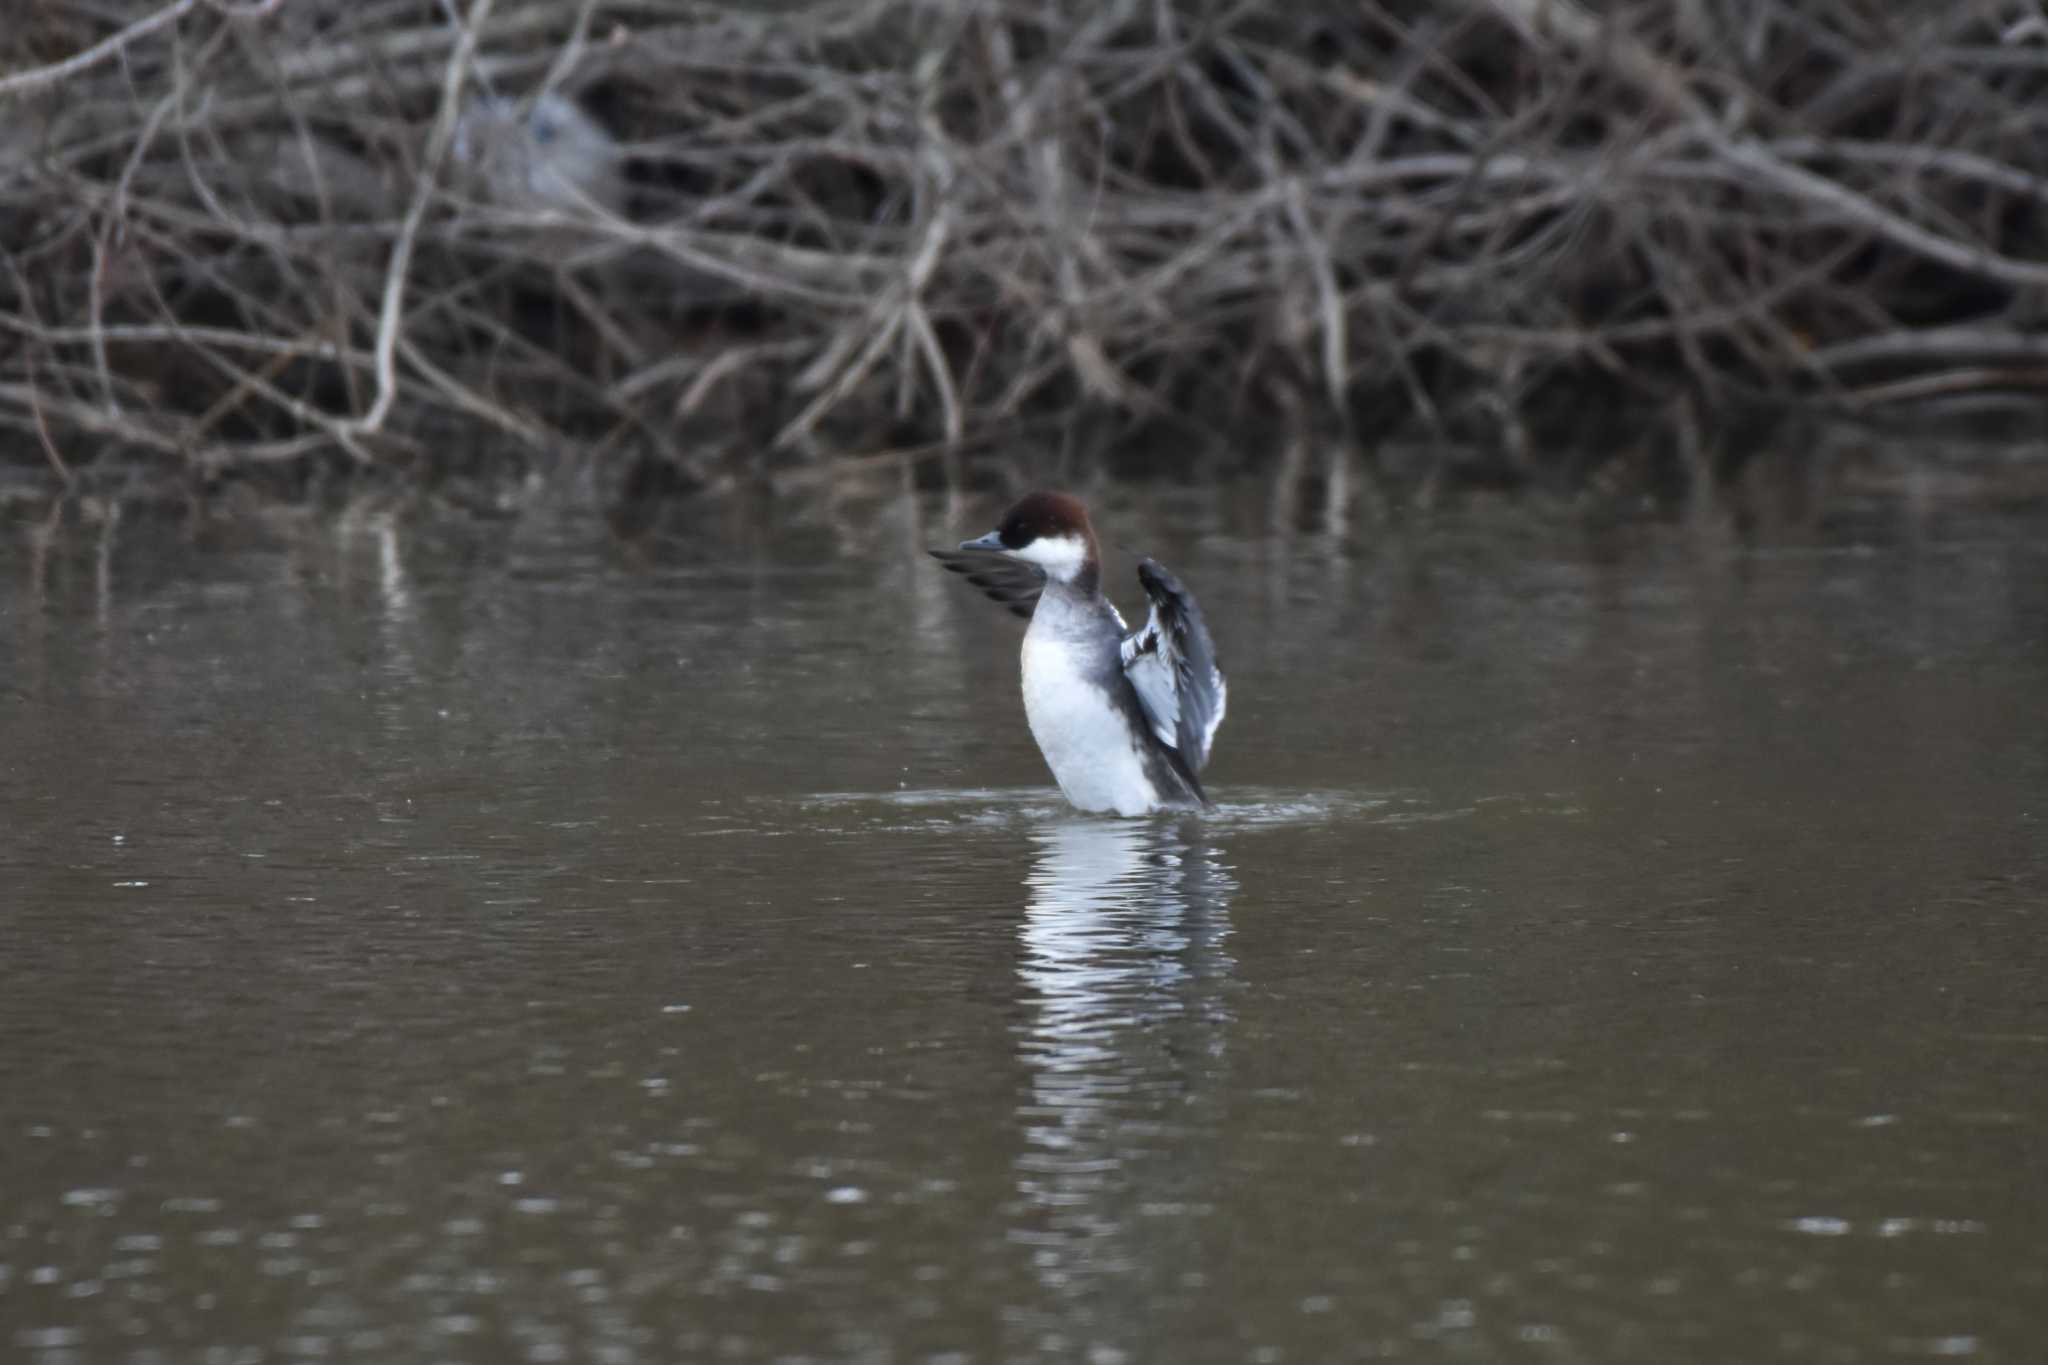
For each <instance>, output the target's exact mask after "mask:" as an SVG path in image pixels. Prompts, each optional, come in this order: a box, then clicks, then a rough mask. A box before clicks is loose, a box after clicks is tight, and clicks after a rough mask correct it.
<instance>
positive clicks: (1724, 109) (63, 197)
mask: <svg viewBox="0 0 2048 1365" xmlns="http://www.w3.org/2000/svg"><path fill="white" fill-rule="evenodd" d="M1865 8H1866V7H1862V6H1857V5H1852V4H1849V3H1847V0H1826V2H1824V3H1821V4H1818V5H1800V6H1796V7H1795V6H1792V5H1789V4H1785V3H1782V0H1721V3H1717V4H1711V5H1709V4H1678V3H1670V2H1669V0H1634V2H1633V3H1621V4H1616V5H1613V6H1609V7H1608V12H1607V13H1606V15H1605V16H1604V17H1603V18H1599V19H1596V18H1595V17H1594V16H1592V15H1591V14H1590V12H1588V11H1586V10H1583V9H1581V8H1579V7H1577V6H1574V5H1570V4H1563V3H1537V2H1536V0H1457V3H1454V4H1450V5H1409V4H1396V3H1367V4H1363V5H1360V4H1356V3H1347V4H1343V5H1337V4H1320V3H1312V4H1304V5H1295V6H1287V7H1271V6H1239V7H1236V8H1234V9H1223V10H1218V9H1216V8H1215V7H1213V6H1209V5H1205V4H1197V3H1192V2H1187V3H1179V2H1176V3H1157V4H1141V3H1138V2H1137V0H1111V2H1110V3H1100V4H1089V5H1082V4H1079V3H1064V2H1063V3H1058V4H1052V5H1024V4H1022V3H1015V2H1014V0H987V2H986V3H977V4H964V5H933V4H926V3H916V2H914V0H870V2H869V3H864V4H829V5H809V6H803V5H780V6H769V5H758V6H751V7H743V6H711V5H676V4H668V3H661V2H660V0H587V3H572V2H571V0H533V2H532V3H523V4H521V3H512V0H503V2H502V3H493V0H472V2H471V3H470V4H469V5H467V6H466V7H463V8H462V9H461V11H460V21H459V22H457V21H455V20H453V19H451V18H450V15H452V14H454V13H455V11H454V10H453V9H452V8H451V9H450V10H449V11H447V12H445V13H444V12H441V11H436V10H434V9H433V8H431V7H422V6H416V5H392V4H385V5H367V6H365V5H354V4H343V3H339V2H338V0H337V2H336V3H325V2H324V0H314V2H311V3H294V4H288V5H280V4H276V3H274V0H273V2H266V0H256V3H247V4H226V3H221V4H214V3H200V2H199V0H177V3H171V4H168V5H162V6H155V7H143V6H136V7H133V12H132V16H131V18H130V22H129V23H128V25H127V27H125V28H118V27H114V26H113V25H112V23H111V22H110V21H109V20H108V19H107V18H106V16H105V10H104V7H98V8H88V7H86V6H83V5H75V4H70V3H67V0H52V2H51V3H49V4H45V5H43V6H41V7H39V8H38V9H37V11H36V17H35V19H34V21H33V22H31V23H27V24H24V25H20V26H16V27H15V28H14V30H13V31H11V32H9V33H8V34H6V35H4V36H0V72H5V73H6V74H4V75H0V108H4V111H5V113H6V114H7V116H8V117H7V120H6V122H5V124H4V127H5V131H4V132H0V250H4V251H5V253H6V255H7V257H8V258H9V260H10V262H11V264H12V268H11V269H10V270H9V271H8V272H6V275H5V276H4V278H0V428H6V429H11V430H12V431H13V432H14V433H15V434H16V435H17V436H18V437H19V438H20V439H18V440H15V441H11V442H9V443H8V444H9V445H10V446H11V447H12V448H13V449H14V450H16V451H19V452H26V455H27V459H28V461H29V463H31V464H32V465H34V466H36V467H37V468H38V469H39V470H40V473H39V474H38V475H37V477H39V478H42V479H44V480H46V481H48V482H49V483H50V485H51V486H52V487H54V488H58V489H62V488H66V487H70V488H78V487H80V486H90V485H91V484H92V483H93V482H94V481H95V480H96V479H97V480H101V481H104V480H106V479H108V478H116V479H119V480H122V481H128V482H132V481H133V480H134V479H135V478H136V477H138V475H139V476H143V477H146V478H148V479H150V480H152V481H169V482H172V483H175V484H177V485H179V486H181V487H186V488H191V489H197V490H202V491H204V490H212V489H217V488H219V487H221V486H223V485H225V484H232V483H245V484H249V485H252V486H255V487H259V488H261V489H263V490H265V492H266V493H281V494H291V493H294V492H295V491H300V490H303V489H305V488H307V487H311V486H317V485H319V484H322V483H331V482H332V481H333V480H334V479H336V478H337V477H339V478H345V479H362V478H369V479H373V480H379V481H383V480H394V481H398V482H401V483H404V482H435V481H445V480H448V479H451V478H452V479H458V480H459V479H467V478H480V479H485V480H497V481H504V480H507V479H511V480H517V479H519V478H522V477H524V476H526V475H528V474H530V473H531V472H534V471H539V470H548V471H560V470H563V469H565V468H567V469H570V470H572V471H573V470H582V471H586V472H588V474H589V476H590V477H591V478H592V479H594V480H596V481H597V482H598V483H599V484H601V485H602V486H603V488H604V489H605V490H606V492H605V496H606V498H607V499H608V500H612V501H616V502H620V503H635V502H641V501H646V500H650V499H657V498H659V497H662V496H664V495H669V494H678V493H696V492H704V491H718V490H726V489H739V488H759V487H764V486H765V487H769V488H777V487H781V486H784V485H787V484H790V483H792V482H794V483H798V484H801V483H805V482H811V481H816V480H819V479H830V478H833V477H837V476H838V475H839V473H841V472H842V471H844V470H846V469H849V468H850V469H852V470H854V471H864V470H867V469H870V468H878V467H880V468H898V467H901V468H905V469H908V470H911V471H912V472H914V473H915V474H916V475H917V476H918V477H920V478H923V479H927V480H931V481H940V480H943V481H947V482H952V483H955V484H958V483H961V482H964V481H969V480H971V479H972V478H973V477H974V467H975V465H976V463H977V462H978V461H979V460H981V459H982V458H983V453H984V452H986V451H989V450H992V449H1001V450H1014V449H1016V448H1018V447H1019V446H1020V445H1024V444H1029V445H1032V446H1035V447H1038V448H1041V449H1053V450H1058V451H1061V452H1064V453H1063V455H1062V457H1061V458H1062V460H1064V461H1065V462H1066V463H1067V464H1068V465H1069V466H1079V467H1082V468H1089V469H1093V468H1098V467H1100V468H1105V469H1108V470H1110V471H1111V472H1115V473H1120V474H1132V473H1142V474H1152V475H1168V476H1172V477H1176V478H1181V479H1214V478H1221V477H1227V476H1232V475H1236V474H1241V473H1243V472H1245V471H1246V470H1247V468H1257V467H1260V466H1266V467H1270V468H1273V469H1275V470H1277V471H1278V472H1280V473H1283V474H1284V473H1285V470H1284V467H1283V466H1284V462H1285V461H1286V460H1287V459H1289V458H1295V457H1294V456H1290V454H1289V452H1290V451H1296V452H1298V451H1299V450H1300V449H1302V448H1305V447H1306V448H1317V449H1320V448H1324V447H1327V446H1329V445H1332V444H1335V445H1339V446H1342V447H1343V448H1345V449H1346V450H1347V451H1350V452H1353V454H1355V456H1356V458H1358V459H1359V460H1361V461H1363V464H1364V467H1365V468H1366V470H1367V471H1368V473H1369V474H1371V475H1372V476H1373V477H1376V478H1380V479H1383V480H1385V481H1388V482H1390V483H1393V484H1397V485H1400V486H1402V487H1407V488H1424V489H1427V488H1432V487H1436V486H1439V485H1441V484H1444V483H1447V482H1448V483H1479V484H1485V485H1488V486H1529V485H1535V486H1542V487H1550V488H1563V489H1573V490H1575V489H1581V488H1585V487H1588V486H1597V485H1598V484H1599V483H1600V481H1601V480H1603V479H1605V480H1615V479H1625V480H1629V481H1633V482H1640V483H1641V484H1642V486H1643V487H1644V488H1645V489H1648V490H1652V491H1653V492H1654V493H1655V495H1656V496H1658V497H1660V498H1664V497H1670V496H1674V495H1679V496H1682V495H1683V493H1684V492H1685V491H1686V490H1688V489H1697V488H1699V487H1701V486H1702V485H1714V484H1726V483H1729V482H1731V481H1735V480H1739V479H1742V478H1744V477H1749V476H1747V475H1745V473H1744V470H1743V466H1744V465H1745V464H1746V463H1747V461H1748V460H1749V458H1750V456H1751V453H1752V452H1754V451H1756V450H1760V449H1770V450H1780V451H1792V450H1796V449H1797V447H1798V445H1799V443H1798V442H1796V441H1788V440H1786V439H1784V438H1783V434H1782V433H1783V430H1784V428H1783V427H1782V425H1781V424H1782V423H1784V422H1785V421H1786V420H1787V419H1788V418H1789V419H1791V420H1794V421H1806V420H1809V419H1811V418H1813V417H1816V416H1826V417H1829V418H1836V419H1849V420H1852V421H1860V422H1863V423H1867V424H1868V423H1875V424H1878V425H1881V426H1893V425H1895V424H1897V423H1899V422H1902V421H1913V422H1920V421H1929V420H1934V421H1940V422H1944V423H1952V422H1954V421H1955V420H1956V419H1959V418H1960V419H1962V420H1965V421H1967V422H1970V423H1982V422H1985V421H1989V422H1991V423H1993V424H1995V425H1996V426H1997V427H1998V428H1999V429H2001V430H2003V431H2006V432H2008V433H2010V434H2015V435H2020V436H2025V437H2029V438H2031V437H2033V436H2035V435H2037V434H2038V428H2039V424H2040V414H2041V404H2040V394H2041V390H2042V388H2043V387H2044V385H2048V334H2044V332H2043V331H2042V329H2041V327H2040V325H2039V322H2038V317H2039V300H2040V299H2041V297H2042V288H2043V286H2044V285H2048V218H2044V214H2043V205H2044V204H2048V180H2044V179H2043V178H2042V177H2041V176H2039V175H2037V174H2036V173H2035V172H2034V170H2033V169H2032V166H2033V163H2034V161H2035V159H2036V158H2035V157H2034V155H2033V149H2034V148H2037V147H2038V146H2040V145H2042V138H2043V136H2044V135H2048V99H2044V98H2043V97H2044V96H2048V25H2043V24H2042V23H2041V22H2040V21H2039V20H2038V19H2037V18H2036V19H2027V18H2024V17H2022V16H2020V15H2018V14H2017V12H2015V13H2014V14H2012V15H2008V16H2006V17H2005V18H2004V19H2002V20H2001V19H2000V17H1999V15H1998V14H1997V13H1996V12H1994V10H1993V9H1991V8H1986V7H1977V8H1976V9H1974V10H1964V9H1958V10H1955V11H1953V12H1935V11H1931V10H1914V11H1912V12H1910V13H1909V12H1905V11H1902V12H1901V13H1900V14H1899V15H1896V16H1885V17H1882V18H1873V17H1872V16H1871V15H1869V14H1867V13H1865V12H1863V11H1864V9H1865ZM1268 11H1275V12H1268ZM1772 430H1776V431H1777V432H1778V433H1779V434H1778V435H1777V436H1775V437H1773V438H1771V439H1763V438H1762V437H1761V433H1764V432H1767V431H1772ZM1417 452H1420V453H1419V454H1418V453H1417ZM1349 458H1352V457H1351V456H1349V455H1347V459H1349ZM1631 461H1633V462H1634V463H1633V464H1632V463H1630V462H1631Z"/></svg>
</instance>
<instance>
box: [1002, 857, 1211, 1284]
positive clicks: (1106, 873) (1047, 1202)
mask: <svg viewBox="0 0 2048 1365" xmlns="http://www.w3.org/2000/svg"><path fill="white" fill-rule="evenodd" d="M1033 840H1034V842H1035V843H1036V844H1037V846H1038V848H1037V854H1036V858H1035V863H1034V866H1033V869H1032V873H1031V876H1030V879H1029V882H1028V888H1029V892H1030V900H1029V904H1028V906H1027V908H1026V911H1025V919H1024V927H1023V948H1024V959H1023V965H1022V968H1021V972H1020V974H1021V976H1022V979H1023V984H1024V985H1025V987H1026V988H1027V990H1028V991H1029V992H1030V994H1031V996H1032V998H1033V999H1034V1001H1035V1004H1034V1010H1033V1014H1032V1017H1031V1020H1030V1022H1029V1024H1028V1025H1027V1026H1026V1028H1025V1030H1024V1032H1023V1034H1022V1037H1021V1039H1020V1044H1019V1046H1020V1051H1021V1054H1022V1058H1023V1061H1024V1064H1025V1066H1026V1068H1027V1070H1028V1072H1029V1074H1030V1083H1031V1100H1030V1103H1029V1104H1028V1105H1027V1106H1026V1108H1025V1109H1024V1110H1023V1111H1022V1118H1023V1122H1024V1141H1025V1149H1024V1152H1023V1154H1022V1155H1021V1156H1020V1157H1019V1160H1018V1188H1019V1191H1020V1193H1022V1195H1023V1196H1024V1198H1025V1199H1026V1200H1027V1201H1028V1202H1029V1204H1030V1205H1032V1206H1033V1207H1035V1208H1036V1209H1037V1210H1039V1211H1040V1213H1041V1214H1042V1216H1043V1227H1044V1235H1043V1236H1042V1237H1041V1238H1040V1239H1038V1240H1037V1241H1036V1242H1035V1243H1034V1245H1035V1246H1036V1249H1037V1250H1036V1264H1037V1267H1038V1270H1039V1273H1040V1275H1041V1277H1042V1278H1043V1279H1045V1280H1046V1282H1047V1283H1048V1284H1049V1285H1051V1286H1053V1287H1054V1288H1057V1289H1064V1290H1069V1291H1073V1292H1082V1293H1086V1292H1096V1291H1100V1290H1101V1289H1102V1288H1104V1285H1103V1283H1102V1282H1100V1281H1099V1280H1096V1279H1095V1278H1093V1277H1094V1276H1095V1275H1096V1274H1098V1273H1107V1274H1109V1275H1110V1276H1112V1277H1127V1276H1129V1275H1132V1274H1143V1273H1145V1271H1146V1269H1147V1267H1144V1266H1142V1265H1140V1263H1139V1262H1140V1258H1139V1256H1138V1253H1137V1249H1135V1248H1133V1247H1132V1246H1131V1245H1130V1244H1129V1243H1130V1236H1131V1234H1132V1232H1133V1227H1132V1220H1133V1219H1135V1218H1136V1217H1137V1216H1138V1205H1139V1204H1140V1203H1141V1202H1146V1201H1152V1202H1159V1203H1168V1204H1171V1203H1183V1204H1184V1203H1186V1202H1188V1199H1189V1197H1190V1196H1189V1191H1190V1189H1192V1190H1195V1191H1199V1190H1200V1188H1201V1187H1202V1185H1203V1184H1204V1183H1205V1181H1206V1178H1207V1176H1206V1164H1205V1163H1204V1162H1202V1161H1201V1160H1200V1159H1199V1153H1191V1152H1190V1151H1189V1150H1188V1149H1187V1142H1186V1140H1184V1139H1183V1138H1182V1137H1181V1136H1180V1135H1179V1134H1180V1130H1183V1129H1185V1130H1188V1131H1193V1130H1195V1129H1196V1128H1197V1127H1198V1126H1199V1125H1200V1120H1198V1119H1196V1118H1194V1117H1192V1116H1191V1113H1192V1111H1191V1106H1192V1105H1196V1104H1198V1103H1199V1101H1200V1098H1201V1097H1202V1096H1204V1095H1208V1094H1213V1093H1215V1092H1216V1091H1217V1090H1218V1088H1219V1085H1218V1082H1219V1079H1220V1078H1219V1076H1218V1072H1219V1071H1220V1070H1221V1068H1222V1067H1223V1066H1224V1064H1225V1060H1224V1051H1225V1047H1224V1045H1225V1034H1226V1030H1227V1026H1228V1022H1229V1013H1228V1009H1227V1006H1226V1004H1225V1002H1224V999H1223V995H1224V991H1225V988H1226V986H1227V983H1228V981H1229V978H1230V974H1231V971H1232V962H1231V959H1230V956H1229V954H1228V952H1227V951H1226V950H1225V947H1224V941H1225V939H1226V938H1227V937H1228V935H1229V905H1230V896H1231V892H1232V891H1233V889H1234V884H1233V883H1232V881H1231V879H1230V876H1229V874H1228V873H1227V872H1226V871H1225V870H1224V869H1223V867H1222V865H1221V863H1220V862H1219V861H1218V858H1217V855H1216V852H1215V850H1214V849H1213V848H1210V847H1208V846H1207V845H1206V844H1205V843H1203V842H1201V836H1200V834H1199V832H1197V833H1196V834H1195V836H1194V837H1193V838H1190V837H1188V834H1187V831H1186V830H1185V829H1181V828H1177V827H1175V826H1173V825H1168V824H1162V823H1159V822H1150V821H1148V822H1134V821H1104V820H1070V821H1066V822H1063V823H1059V824H1054V825H1050V826H1047V827H1046V828H1044V829H1042V830H1040V831H1038V832H1037V833H1035V834H1034V835H1033ZM1169 1149H1170V1157H1169V1159H1167V1160H1164V1161H1161V1162H1158V1163H1156V1164H1155V1163H1153V1162H1152V1161H1151V1160H1150V1158H1152V1157H1155V1156H1163V1155H1167V1154H1168V1153H1169Z"/></svg>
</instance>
